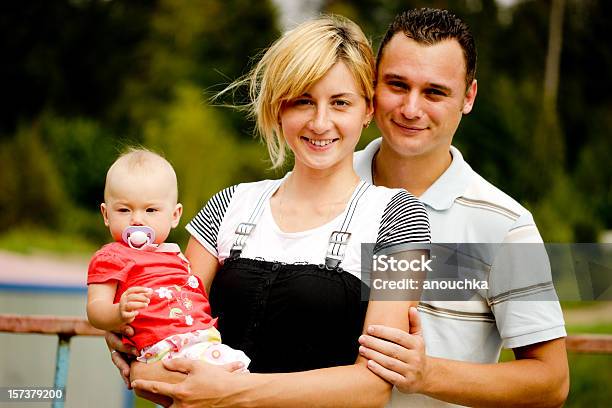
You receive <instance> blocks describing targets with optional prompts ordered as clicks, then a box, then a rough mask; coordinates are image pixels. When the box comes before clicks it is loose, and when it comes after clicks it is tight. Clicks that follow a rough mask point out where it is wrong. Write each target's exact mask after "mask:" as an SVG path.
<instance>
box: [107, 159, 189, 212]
mask: <svg viewBox="0 0 612 408" xmlns="http://www.w3.org/2000/svg"><path fill="white" fill-rule="evenodd" d="M119 169H126V170H127V171H129V172H147V173H152V172H153V171H156V170H165V171H167V172H168V174H171V177H172V179H173V185H174V187H173V188H172V191H169V192H168V194H172V195H173V200H174V202H176V201H178V182H177V179H176V172H175V171H174V168H173V167H172V165H171V164H170V162H169V161H168V160H166V159H165V158H164V157H163V156H162V155H161V154H159V153H155V152H153V151H151V150H149V149H146V148H144V147H128V148H126V149H125V150H124V151H123V152H122V153H121V154H120V155H119V157H117V159H116V160H115V162H114V163H113V164H112V165H111V166H110V168H109V169H108V171H107V172H106V182H105V184H104V200H105V201H107V200H108V196H107V194H108V190H109V184H110V181H111V177H110V176H111V175H112V173H113V172H115V171H117V170H119Z"/></svg>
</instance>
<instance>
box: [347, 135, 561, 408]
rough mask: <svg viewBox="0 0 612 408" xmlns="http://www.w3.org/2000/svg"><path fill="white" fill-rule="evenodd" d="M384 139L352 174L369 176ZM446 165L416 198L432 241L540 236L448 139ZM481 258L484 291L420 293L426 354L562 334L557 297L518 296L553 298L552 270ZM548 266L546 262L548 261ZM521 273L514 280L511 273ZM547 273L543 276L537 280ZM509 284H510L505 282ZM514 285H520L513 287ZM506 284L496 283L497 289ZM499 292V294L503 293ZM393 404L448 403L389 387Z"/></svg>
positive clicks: (463, 352)
mask: <svg viewBox="0 0 612 408" xmlns="http://www.w3.org/2000/svg"><path fill="white" fill-rule="evenodd" d="M381 140H382V139H380V138H379V139H376V140H374V141H372V142H371V143H370V144H369V145H368V146H367V147H366V148H365V149H364V150H362V151H360V152H357V153H355V157H354V166H355V170H356V171H357V174H358V175H359V176H360V177H361V178H362V179H363V180H365V181H367V182H369V183H372V160H373V158H374V155H375V154H376V152H378V150H379V148H380V144H381ZM450 149H451V150H450V151H451V154H452V158H453V160H452V162H451V165H450V166H449V168H448V169H447V170H446V171H445V172H444V173H443V174H442V175H441V176H440V177H439V178H438V179H437V180H436V181H435V183H434V184H432V185H431V187H430V188H429V189H428V190H427V191H425V193H423V195H422V196H421V197H419V199H420V200H421V201H422V202H423V203H424V204H425V206H426V208H427V213H428V215H429V221H430V224H431V238H432V242H433V243H503V244H506V243H541V242H542V238H541V236H540V233H539V232H538V229H537V227H536V225H535V223H534V221H533V217H532V216H531V214H530V213H529V211H528V210H527V209H525V208H524V207H522V206H521V205H520V204H519V203H517V202H516V201H515V200H513V199H512V198H511V197H509V196H508V195H506V194H505V193H503V192H502V191H501V190H499V189H498V188H496V187H495V186H493V185H492V184H490V183H489V182H487V181H486V180H485V179H484V178H482V177H481V176H480V175H478V174H477V173H476V172H475V171H474V170H472V168H471V167H470V166H469V165H468V164H467V163H466V162H465V161H464V160H463V157H462V155H461V153H460V152H459V150H457V149H456V148H455V147H453V146H451V148H450ZM498 258H499V257H497V258H496V257H491V259H484V262H486V264H487V266H488V268H489V273H488V276H487V279H488V280H489V288H490V290H489V291H488V292H487V293H484V294H483V295H482V296H480V297H479V298H478V299H474V298H472V299H471V300H469V301H452V302H451V301H429V300H422V301H421V302H420V304H419V312H420V315H421V320H422V322H423V334H424V338H425V345H426V349H427V354H428V355H430V356H434V357H441V358H447V359H452V360H461V361H470V362H476V363H494V362H497V361H498V359H499V353H500V351H501V348H502V347H505V348H516V347H521V346H525V345H530V344H534V343H539V342H542V341H546V340H552V339H556V338H560V337H564V336H565V335H566V332H565V325H564V321H563V314H562V312H561V308H560V306H559V303H558V302H557V301H524V300H525V299H526V296H529V294H530V293H535V291H539V292H542V288H544V290H545V291H546V290H547V291H552V292H550V293H549V295H551V296H550V298H554V296H555V295H554V287H553V286H552V282H551V278H550V271H549V270H546V271H545V272H544V273H538V274H537V277H536V278H533V279H537V281H535V282H534V281H531V282H530V281H529V279H530V277H529V276H527V277H525V276H524V275H525V273H521V272H522V271H524V269H525V268H524V267H525V266H526V265H525V264H523V265H521V262H528V260H527V259H525V260H521V259H520V258H519V259H513V262H503V265H501V263H502V262H500V261H499V259H498ZM546 265H548V262H546ZM513 277H520V279H513ZM543 277H545V279H543ZM509 282H511V283H510V284H511V285H513V287H510V288H508V287H507V286H508V284H509ZM517 285H518V287H516V286H517ZM502 287H503V288H504V289H505V290H501V289H499V288H502ZM502 292H503V293H502ZM391 406H393V407H399V406H451V405H450V404H447V403H444V402H441V401H437V400H433V399H431V398H428V397H424V396H422V395H406V394H401V393H399V392H396V391H395V390H394V393H393V397H392V404H391Z"/></svg>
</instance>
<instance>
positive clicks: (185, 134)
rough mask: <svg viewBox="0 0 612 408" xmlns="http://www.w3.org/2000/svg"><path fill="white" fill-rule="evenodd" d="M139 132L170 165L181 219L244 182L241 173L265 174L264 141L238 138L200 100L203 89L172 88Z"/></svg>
mask: <svg viewBox="0 0 612 408" xmlns="http://www.w3.org/2000/svg"><path fill="white" fill-rule="evenodd" d="M144 134H145V145H146V146H148V147H151V148H153V149H154V150H158V151H161V152H162V153H164V155H165V156H166V158H167V159H168V160H169V161H170V162H171V163H172V164H173V165H174V168H175V171H176V174H177V177H178V180H179V200H180V201H181V202H182V203H183V206H184V219H183V222H182V224H184V223H186V222H187V221H188V220H190V219H191V218H192V217H193V216H194V215H195V214H196V213H197V211H199V210H200V209H201V207H202V206H203V205H204V204H205V203H206V201H208V199H209V198H210V197H211V196H212V195H213V194H215V193H216V192H218V191H220V190H221V189H223V188H225V187H228V186H230V185H232V184H235V183H238V182H242V181H248V180H246V178H245V177H244V176H245V175H248V178H249V179H251V180H257V179H261V178H263V177H264V175H265V167H266V165H267V163H266V162H265V161H264V158H266V157H267V156H266V151H265V149H264V148H263V146H258V145H256V144H255V143H254V142H246V141H242V142H241V141H239V140H238V137H237V136H236V133H235V132H234V131H233V129H232V128H231V127H229V126H228V125H227V124H226V123H225V122H224V120H223V117H222V116H221V115H220V114H219V111H218V110H217V109H213V108H211V107H209V106H207V105H205V104H203V96H202V92H201V91H200V90H199V89H198V88H196V87H194V86H193V85H188V84H186V85H182V86H179V87H177V88H176V91H175V101H174V102H173V103H172V104H170V105H168V106H167V107H166V109H165V112H164V115H162V116H160V117H158V118H155V119H152V120H150V121H149V122H147V123H146V125H145V131H144ZM178 232H179V234H178V235H179V236H181V237H185V234H184V233H182V230H181V231H178Z"/></svg>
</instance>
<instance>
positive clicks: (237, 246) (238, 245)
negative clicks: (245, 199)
mask: <svg viewBox="0 0 612 408" xmlns="http://www.w3.org/2000/svg"><path fill="white" fill-rule="evenodd" d="M282 181H283V180H282V179H280V180H274V181H273V182H271V183H270V184H269V186H268V187H266V188H265V189H264V191H263V193H262V194H261V196H260V197H259V200H257V203H256V204H255V207H254V208H253V211H252V212H251V216H250V217H249V220H248V221H247V222H241V223H240V224H238V227H236V231H235V233H234V234H235V238H234V245H232V249H231V250H230V256H229V257H230V258H231V259H233V258H238V257H240V254H241V253H242V250H243V249H244V246H245V245H246V242H247V239H248V238H249V236H250V235H251V232H253V228H255V225H256V222H257V220H258V219H259V217H260V216H261V214H262V212H263V209H264V205H265V204H266V201H267V200H269V199H270V197H271V196H272V194H274V192H275V191H276V190H277V189H278V186H279V185H280V183H281V182H282Z"/></svg>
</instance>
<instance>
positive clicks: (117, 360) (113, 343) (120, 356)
mask: <svg viewBox="0 0 612 408" xmlns="http://www.w3.org/2000/svg"><path fill="white" fill-rule="evenodd" d="M121 334H123V335H125V336H133V335H134V329H133V328H132V327H131V326H128V325H125V326H123V327H122V328H121ZM104 339H105V340H106V345H107V346H108V349H109V350H110V353H111V360H112V361H113V364H114V365H115V367H117V368H118V369H119V374H121V378H122V379H123V382H125V385H126V386H127V387H128V389H130V388H132V387H131V386H130V363H129V362H128V359H129V357H131V356H138V350H136V348H133V347H132V348H130V347H127V346H125V345H124V344H123V342H122V341H121V338H120V337H119V336H118V335H117V334H116V333H113V332H106V334H105V335H104ZM132 359H133V357H132Z"/></svg>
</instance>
